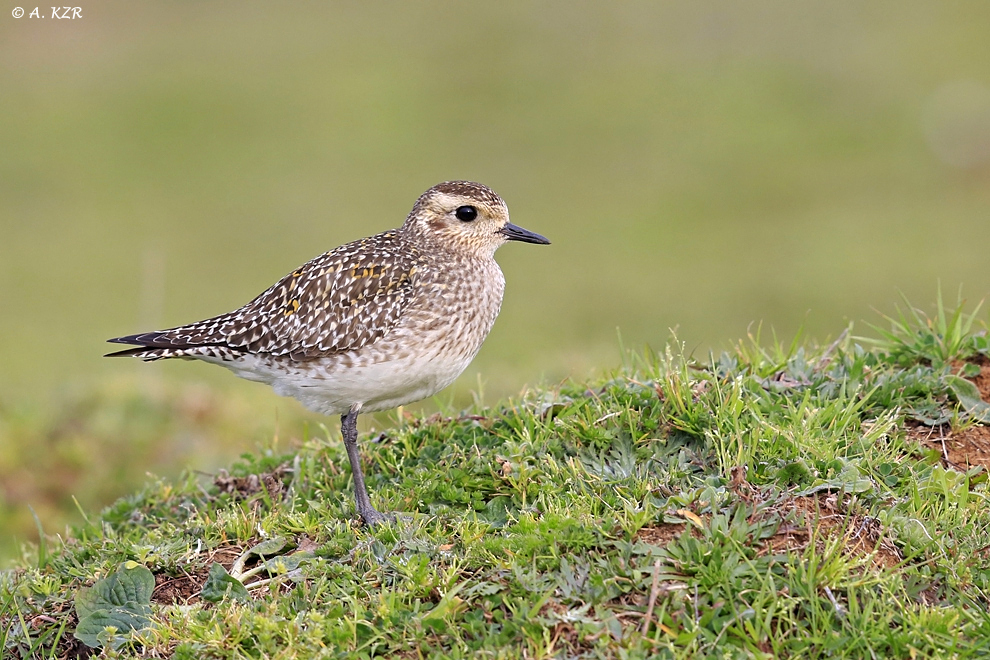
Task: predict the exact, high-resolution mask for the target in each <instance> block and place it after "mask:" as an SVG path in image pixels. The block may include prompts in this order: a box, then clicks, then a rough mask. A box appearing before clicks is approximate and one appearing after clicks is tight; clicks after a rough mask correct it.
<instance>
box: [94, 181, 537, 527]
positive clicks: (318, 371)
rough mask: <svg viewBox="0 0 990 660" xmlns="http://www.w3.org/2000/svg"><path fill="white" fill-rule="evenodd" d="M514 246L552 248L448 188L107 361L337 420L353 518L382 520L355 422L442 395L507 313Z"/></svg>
mask: <svg viewBox="0 0 990 660" xmlns="http://www.w3.org/2000/svg"><path fill="white" fill-rule="evenodd" d="M507 241H523V242H526V243H537V244H542V245H547V244H549V243H550V241H548V240H547V239H546V238H544V237H543V236H540V235H539V234H535V233H533V232H531V231H527V230H525V229H523V228H521V227H517V226H516V225H514V224H512V223H511V222H509V210H508V207H507V206H506V204H505V202H504V201H502V198H501V197H499V196H498V195H497V194H495V192H494V191H493V190H491V189H490V188H488V187H487V186H483V185H481V184H480V183H473V182H470V181H448V182H445V183H440V184H438V185H436V186H433V187H432V188H430V189H429V190H427V191H426V192H425V193H423V194H422V195H421V196H420V198H419V199H418V200H416V204H415V205H414V206H413V208H412V211H411V212H410V213H409V216H408V217H407V218H406V221H405V222H404V223H403V225H402V226H401V227H399V228H398V229H393V230H391V231H386V232H383V233H381V234H377V235H375V236H371V237H369V238H364V239H361V240H359V241H355V242H353V243H348V244H347V245H343V246H341V247H338V248H336V249H334V250H331V251H329V252H326V253H324V254H321V255H320V256H318V257H316V258H315V259H313V260H312V261H309V262H308V263H306V264H304V265H303V266H301V267H299V268H297V269H296V270H294V271H292V272H291V273H289V274H288V275H286V276H285V277H283V278H282V279H281V280H279V281H278V282H277V283H275V284H274V285H273V286H272V287H271V288H269V289H268V290H267V291H265V292H264V293H262V294H261V295H259V296H258V297H257V298H255V299H254V300H252V301H251V302H249V303H248V304H246V305H244V306H243V307H241V308H240V309H237V310H235V311H233V312H229V313H227V314H221V315H220V316H215V317H213V318H210V319H206V320H205V321H199V322H198V323H191V324H189V325H183V326H179V327H177V328H171V329H169V330H160V331H157V332H146V333H142V334H137V335H128V336H126V337H117V338H116V339H110V340H109V341H111V342H114V343H119V344H132V345H137V348H129V349H127V350H123V351H118V352H116V353H110V354H109V356H132V357H137V358H141V359H142V360H145V361H152V360H162V359H166V358H185V359H195V360H203V361H204V362H211V363H213V364H219V365H221V366H224V367H227V368H228V369H230V370H231V371H233V372H234V373H235V374H236V375H238V376H240V377H241V378H246V379H248V380H255V381H260V382H263V383H268V384H269V385H271V386H272V387H273V388H274V389H275V392H277V393H278V394H280V395H283V396H291V397H294V398H296V399H298V400H299V401H301V402H302V403H303V405H305V406H306V407H307V408H309V409H311V410H314V411H316V412H318V413H322V414H325V415H340V416H341V434H342V435H343V437H344V446H345V448H346V449H347V457H348V459H349V460H350V463H351V471H352V474H353V478H354V500H355V505H356V509H357V512H358V514H359V515H360V516H361V518H362V519H363V520H364V522H365V524H367V525H375V524H377V523H378V522H380V521H381V520H383V518H384V516H383V515H382V514H381V513H379V512H378V511H377V510H376V509H375V508H374V507H373V506H372V505H371V500H370V499H369V497H368V491H367V489H366V488H365V485H364V476H363V473H362V472H361V461H360V457H359V454H358V447H357V417H358V414H359V413H361V412H373V411H379V410H387V409H389V408H394V407H396V406H400V405H403V404H406V403H411V402H413V401H419V400H420V399H424V398H426V397H429V396H432V395H433V394H436V393H437V392H439V391H440V390H442V389H443V388H445V387H447V386H448V385H450V384H451V383H452V382H453V381H454V379H455V378H457V377H458V376H459V375H460V374H461V372H463V371H464V369H465V368H466V367H467V366H468V364H469V363H470V362H471V360H472V359H473V358H474V356H475V354H477V352H478V349H480V348H481V344H482V342H483V341H484V340H485V337H487V336H488V332H489V331H490V330H491V328H492V324H493V323H494V322H495V317H496V316H497V315H498V312H499V308H500V307H501V304H502V293H503V291H504V289H505V278H504V277H503V275H502V271H501V269H500V268H499V266H498V264H497V263H496V262H495V258H494V256H495V250H497V249H498V248H499V247H500V246H501V245H502V244H504V243H505V242H507Z"/></svg>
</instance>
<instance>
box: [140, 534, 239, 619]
mask: <svg viewBox="0 0 990 660" xmlns="http://www.w3.org/2000/svg"><path fill="white" fill-rule="evenodd" d="M242 552H244V549H243V548H241V547H240V546H227V547H223V548H217V549H216V550H214V551H213V553H212V554H211V555H210V557H209V559H207V561H206V566H204V567H202V568H197V569H196V570H194V571H192V572H186V571H183V572H182V574H181V575H165V574H159V575H156V576H155V590H154V591H153V592H152V594H151V602H153V603H159V604H161V605H192V604H194V603H198V602H199V593H200V592H201V591H202V590H203V585H204V584H205V583H206V576H207V575H208V574H209V572H210V568H209V567H210V566H211V565H212V564H213V562H216V563H218V564H220V565H221V566H223V567H224V568H226V569H227V570H230V567H231V566H232V565H233V563H234V561H235V560H236V559H237V558H238V557H239V556H240V555H241V553H242Z"/></svg>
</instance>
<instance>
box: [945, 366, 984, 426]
mask: <svg viewBox="0 0 990 660" xmlns="http://www.w3.org/2000/svg"><path fill="white" fill-rule="evenodd" d="M946 381H947V382H948V384H949V389H950V390H952V394H953V395H955V397H956V400H957V401H959V405H961V406H962V407H963V410H965V411H966V414H968V415H969V416H970V417H972V418H973V419H975V420H976V421H978V422H981V423H983V424H990V405H988V404H987V402H986V401H984V400H983V398H982V397H981V396H980V390H978V389H977V388H976V385H975V384H974V383H973V382H972V381H968V380H966V379H965V378H960V377H959V376H947V377H946Z"/></svg>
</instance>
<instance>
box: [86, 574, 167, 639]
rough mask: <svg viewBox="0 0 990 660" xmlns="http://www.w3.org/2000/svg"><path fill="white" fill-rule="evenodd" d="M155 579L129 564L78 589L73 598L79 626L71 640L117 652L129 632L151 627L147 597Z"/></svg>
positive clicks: (149, 600)
mask: <svg viewBox="0 0 990 660" xmlns="http://www.w3.org/2000/svg"><path fill="white" fill-rule="evenodd" d="M154 590H155V576H154V575H152V574H151V571H149V570H148V569H147V568H146V567H144V566H141V565H140V564H137V563H135V562H132V561H129V562H125V563H124V564H121V566H120V568H118V569H117V572H116V573H114V574H112V575H110V576H108V577H105V578H103V579H101V580H97V581H96V582H95V583H93V586H91V587H82V588H81V589H79V592H78V593H77V594H76V600H75V602H76V616H78V617H79V625H78V626H77V627H76V632H75V633H74V634H75V637H76V639H78V640H79V641H81V642H82V643H84V644H85V645H86V646H89V647H92V648H101V647H106V646H109V647H111V648H118V647H120V646H121V645H123V644H124V643H126V642H127V640H128V637H129V634H130V633H131V632H132V631H141V630H143V629H145V628H146V627H148V625H149V624H150V623H151V593H152V592H153V591H154Z"/></svg>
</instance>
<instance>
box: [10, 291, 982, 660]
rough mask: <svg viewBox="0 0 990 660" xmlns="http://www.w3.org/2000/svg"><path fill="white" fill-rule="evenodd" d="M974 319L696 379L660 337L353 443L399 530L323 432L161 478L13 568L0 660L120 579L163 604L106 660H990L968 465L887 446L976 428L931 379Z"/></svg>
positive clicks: (23, 653)
mask: <svg viewBox="0 0 990 660" xmlns="http://www.w3.org/2000/svg"><path fill="white" fill-rule="evenodd" d="M957 311H958V310H957ZM908 314H909V316H907V317H905V318H908V319H912V317H911V316H910V312H908ZM972 317H973V315H972V314H969V315H967V314H963V313H962V312H961V311H960V312H959V313H958V314H956V313H955V312H954V311H953V310H949V311H948V312H944V310H943V308H942V307H941V306H940V307H939V311H938V312H937V313H936V314H935V315H934V316H933V317H932V318H931V319H928V317H918V318H917V319H912V320H910V322H909V323H904V324H900V325H899V323H900V322H899V321H896V322H895V324H894V326H893V328H892V330H891V331H889V333H888V334H886V335H885V336H884V337H883V339H882V340H881V341H880V342H879V343H878V344H877V345H873V346H871V347H864V345H863V344H862V342H860V341H859V340H856V339H854V338H853V337H852V336H851V335H850V333H843V335H842V336H841V337H840V338H839V339H838V340H837V341H835V342H832V343H829V344H827V345H823V346H817V345H813V344H811V343H799V342H795V343H793V344H792V345H790V346H784V345H773V346H771V347H770V348H766V347H763V346H762V344H761V342H760V341H758V338H757V337H753V338H750V339H748V340H746V341H743V342H740V343H739V345H738V346H737V347H736V348H734V349H733V350H731V351H727V352H725V353H723V354H721V355H717V356H711V357H710V358H709V359H707V360H704V361H697V360H694V359H692V358H691V357H689V356H685V355H684V354H683V352H682V348H681V346H680V345H679V344H678V343H677V342H676V341H674V342H672V343H671V344H670V345H668V347H667V348H666V350H665V351H663V352H662V353H659V354H655V355H630V356H629V357H628V360H627V364H626V365H625V366H624V367H623V368H622V369H620V370H619V371H617V372H616V373H614V374H612V375H611V376H610V377H608V378H607V379H603V380H600V381H597V382H591V383H566V384H564V385H561V386H560V387H557V388H549V389H542V390H534V391H531V392H528V393H527V394H525V395H524V396H522V397H521V398H520V399H519V400H515V401H506V402H504V403H501V404H499V405H497V406H494V407H489V408H481V407H475V408H472V409H469V410H466V411H463V412H462V413H457V414H455V413H452V412H448V413H446V414H444V415H434V416H432V417H429V418H422V417H414V416H401V417H400V421H399V422H397V423H396V424H395V425H394V426H393V427H392V428H388V429H387V430H386V431H385V433H384V434H380V435H378V436H375V437H370V436H367V435H366V437H363V438H362V453H363V458H364V460H365V462H366V465H367V478H368V481H369V488H370V489H371V490H372V492H373V493H374V496H373V499H374V501H375V502H376V504H377V505H378V506H379V508H386V509H391V510H394V511H397V512H399V513H398V516H397V519H396V521H395V522H394V523H392V524H388V525H385V526H383V527H380V528H377V529H374V530H368V529H365V528H362V527H360V526H359V525H357V524H355V522H354V520H353V516H354V512H353V508H352V504H351V496H350V486H351V483H350V471H349V469H348V467H347V460H346V455H345V452H344V449H343V446H342V443H341V442H340V440H339V435H338V434H337V432H336V429H334V430H333V432H326V433H325V432H322V431H321V432H320V433H318V434H314V435H313V436H312V437H309V438H308V439H306V440H305V441H304V442H303V443H302V444H301V446H300V447H298V450H296V451H292V452H288V453H280V452H279V451H275V450H272V451H266V452H260V453H257V454H245V455H244V456H243V457H242V459H241V461H240V462H238V463H237V464H236V465H235V466H234V467H233V468H231V470H230V473H229V474H225V473H222V474H220V475H218V476H217V477H216V478H215V479H212V480H211V479H207V478H204V477H203V476H201V475H197V474H187V475H186V476H185V477H183V478H182V479H179V480H177V481H174V482H170V481H165V480H160V481H158V482H156V483H153V484H150V485H148V486H147V487H146V488H145V489H144V490H142V491H140V492H138V493H136V494H135V495H133V496H131V497H127V498H124V499H122V500H120V501H118V502H117V503H116V504H114V505H113V506H111V507H109V508H107V509H106V510H104V511H103V512H102V513H101V514H99V515H91V516H90V517H89V518H88V520H87V521H86V523H85V524H84V525H82V526H80V527H78V528H77V529H75V530H74V531H73V532H72V534H71V535H69V536H60V537H49V538H48V539H47V540H46V542H45V544H43V545H41V546H39V547H36V548H31V547H29V548H27V549H26V550H25V553H24V555H23V558H22V559H21V561H20V563H19V565H18V566H17V567H16V568H14V569H12V570H10V571H7V572H5V573H4V574H3V576H2V583H0V644H2V646H0V648H3V649H4V651H3V652H4V654H5V657H14V658H20V657H45V658H47V657H64V656H66V655H67V654H69V653H70V652H74V651H76V650H78V649H79V648H81V647H80V643H79V642H77V641H75V639H74V638H73V633H74V631H75V630H76V625H77V620H76V617H75V614H74V611H75V610H74V607H73V599H74V598H75V597H76V595H77V593H78V590H79V588H80V587H82V586H84V585H94V583H95V585H96V586H94V587H93V589H96V590H97V591H98V590H99V589H100V588H102V587H101V585H105V584H109V583H105V582H100V581H99V580H101V579H104V578H107V576H109V575H111V574H113V573H115V572H116V571H117V570H118V568H119V567H121V566H122V565H125V564H126V565H127V566H128V567H137V566H144V567H147V568H148V569H150V570H151V571H152V572H153V573H154V574H155V576H156V577H157V579H158V582H159V588H158V589H157V590H156V592H155V597H154V599H153V600H152V607H151V610H150V611H151V615H150V618H147V625H145V626H144V627H143V628H142V627H140V626H139V630H137V631H135V632H133V633H128V634H126V635H116V636H115V635H112V634H109V633H106V632H103V633H101V634H102V637H100V642H101V643H102V644H103V645H104V646H105V648H104V650H103V653H104V654H105V657H128V656H131V655H138V656H143V657H163V656H170V657H176V658H311V657H371V656H381V657H408V658H415V657H455V658H456V657H464V658H466V657H491V658H514V657H520V656H524V657H531V658H549V657H589V658H593V657H630V658H635V657H645V656H658V657H670V658H695V657H766V658H770V657H790V658H798V657H800V658H815V657H826V656H828V657H877V658H885V657H959V658H970V657H985V656H986V654H987V653H990V615H988V614H987V612H988V610H990V599H988V594H990V557H988V550H987V548H988V547H990V507H988V506H987V504H988V502H987V499H988V482H987V473H986V470H985V469H982V468H971V469H968V470H966V469H965V468H959V469H956V468H954V467H953V466H946V465H945V464H943V462H942V460H941V456H940V454H939V453H938V452H935V451H932V450H929V449H926V448H925V447H924V446H923V445H921V444H919V443H917V442H916V441H914V440H911V439H909V437H908V436H907V434H906V433H905V428H906V425H908V424H918V423H919V422H918V420H932V419H933V418H936V419H937V420H939V421H940V422H941V423H944V428H943V430H944V431H946V432H958V433H962V432H964V431H965V430H966V429H967V428H970V427H972V425H973V424H974V422H973V419H972V418H971V416H970V414H969V413H968V412H967V410H966V409H965V407H960V405H959V404H958V403H957V402H956V397H955V395H954V390H953V385H952V383H953V380H952V379H953V378H956V377H957V376H955V375H954V374H955V373H957V372H956V371H953V369H954V367H953V366H951V365H950V363H956V366H957V367H958V360H960V359H966V358H969V359H971V360H982V359H986V357H987V351H986V347H985V346H986V344H985V341H984V340H985V337H986V333H985V330H982V329H980V330H978V331H975V332H974V330H975V329H976V325H977V324H976V323H975V322H973V319H972ZM915 321H918V322H917V323H915ZM961 327H962V328H965V332H962V333H960V334H954V330H953V328H961ZM933 345H940V346H943V347H946V348H945V350H944V351H942V352H940V353H939V355H940V356H941V358H942V359H941V361H940V362H938V361H934V360H933V359H932V355H931V353H930V350H929V348H928V347H930V346H933ZM262 543H263V545H260V546H259V544H262ZM128 562H134V563H133V564H130V563H128ZM216 564H219V565H220V566H222V567H223V569H225V570H223V571H222V570H220V568H218V567H217V566H216ZM211 567H212V572H213V574H212V575H210V573H211ZM128 570H130V569H128ZM226 572H229V573H230V575H232V576H234V578H237V584H235V585H234V586H235V587H237V588H236V589H231V590H230V591H229V592H228V593H227V596H226V597H223V589H224V587H223V585H224V584H233V582H232V581H231V578H229V577H227V576H226ZM115 579H116V578H115ZM241 584H243V585H244V586H245V587H246V591H245V590H244V589H242V588H241ZM218 585H219V591H218ZM204 586H207V588H206V590H205V591H203V592H202V596H203V599H201V598H200V597H199V596H200V594H201V590H203V588H204ZM92 593H97V592H96V591H91V592H90V594H92ZM207 596H209V597H210V599H211V600H206V597H207ZM90 597H91V596H90ZM190 598H191V602H187V601H188V600H189V599H190ZM211 601H216V602H215V603H214V602H211ZM137 606H140V604H138V605H137ZM137 606H136V607H137Z"/></svg>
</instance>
